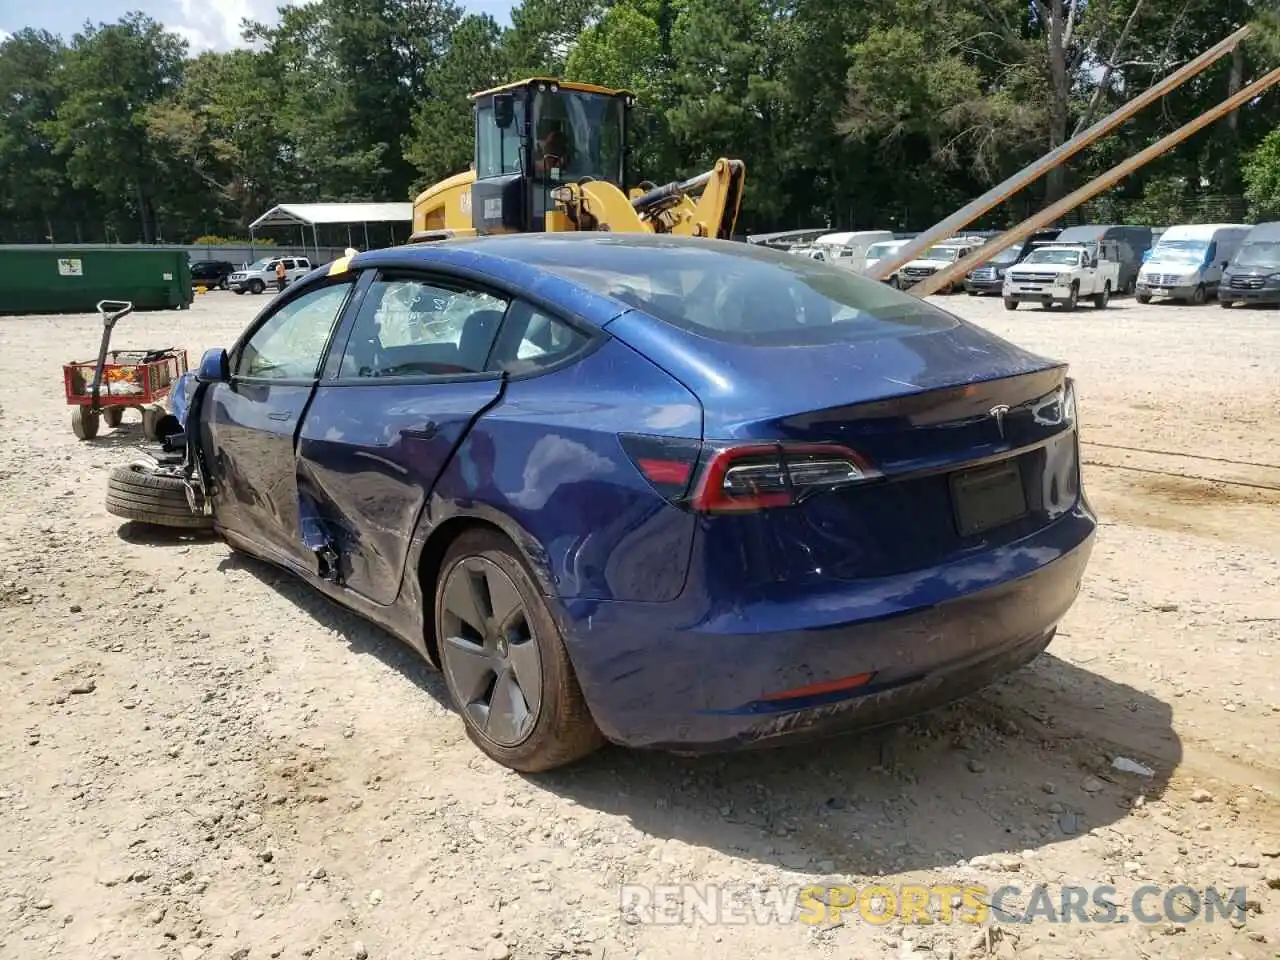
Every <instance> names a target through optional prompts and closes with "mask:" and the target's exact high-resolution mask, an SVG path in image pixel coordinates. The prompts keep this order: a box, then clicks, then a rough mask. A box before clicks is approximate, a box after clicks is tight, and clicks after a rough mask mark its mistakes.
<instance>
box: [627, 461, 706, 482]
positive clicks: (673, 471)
mask: <svg viewBox="0 0 1280 960" xmlns="http://www.w3.org/2000/svg"><path fill="white" fill-rule="evenodd" d="M636 462H637V463H639V464H640V469H641V470H643V471H644V475H645V476H646V477H648V478H649V479H650V480H652V481H653V482H654V483H688V482H689V472H690V470H692V468H693V467H692V464H688V463H680V462H679V461H677V460H638V461H636Z"/></svg>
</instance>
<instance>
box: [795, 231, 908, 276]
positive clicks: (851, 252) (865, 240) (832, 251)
mask: <svg viewBox="0 0 1280 960" xmlns="http://www.w3.org/2000/svg"><path fill="white" fill-rule="evenodd" d="M892 239H893V233H892V231H889V230H852V231H845V232H844V233H828V234H825V235H823V236H821V237H819V238H818V239H817V240H815V241H813V246H812V247H811V248H810V251H809V256H810V257H812V258H813V259H814V260H823V261H825V262H827V263H839V264H842V265H843V266H846V267H848V266H852V267H854V268H855V269H858V268H859V267H860V264H862V262H863V260H864V259H865V258H866V255H867V248H868V247H869V246H871V245H872V244H874V243H883V242H884V241H886V240H892Z"/></svg>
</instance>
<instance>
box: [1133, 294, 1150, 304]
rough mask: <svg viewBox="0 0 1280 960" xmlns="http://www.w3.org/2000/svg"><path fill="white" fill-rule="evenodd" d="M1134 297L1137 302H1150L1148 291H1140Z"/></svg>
mask: <svg viewBox="0 0 1280 960" xmlns="http://www.w3.org/2000/svg"><path fill="white" fill-rule="evenodd" d="M1134 299H1135V300H1137V301H1138V302H1139V303H1150V302H1151V294H1149V293H1140V294H1138V295H1137V296H1136V297H1134Z"/></svg>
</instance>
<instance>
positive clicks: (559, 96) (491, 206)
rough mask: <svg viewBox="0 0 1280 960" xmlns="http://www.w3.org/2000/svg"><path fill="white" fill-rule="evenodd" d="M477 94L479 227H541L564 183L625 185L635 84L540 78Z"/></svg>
mask: <svg viewBox="0 0 1280 960" xmlns="http://www.w3.org/2000/svg"><path fill="white" fill-rule="evenodd" d="M471 99H472V102H473V104H474V107H475V123H476V140H475V142H476V160H475V182H474V183H473V184H472V186H471V220H472V225H473V226H474V227H475V230H476V233H478V234H481V235H486V234H495V233H528V232H541V231H542V230H544V229H546V213H547V210H548V209H554V206H555V205H554V202H553V200H552V198H551V194H552V191H553V190H555V189H556V188H557V187H558V186H560V185H561V184H564V183H571V182H578V181H581V180H584V179H588V178H590V179H594V180H607V181H609V182H610V183H612V184H614V185H615V186H617V187H618V188H619V189H621V190H623V191H624V192H625V190H626V186H625V184H626V178H627V126H628V119H629V112H630V107H631V105H632V104H633V103H634V102H635V98H634V97H633V96H632V95H631V94H630V93H629V92H628V91H626V90H609V89H606V88H604V87H596V86H593V85H591V84H583V83H570V82H565V81H559V80H552V79H548V78H534V79H531V80H522V81H520V82H518V83H513V84H508V85H506V86H503V87H497V88H495V89H493V90H486V91H484V92H482V93H477V94H474V95H473V96H472V98H471Z"/></svg>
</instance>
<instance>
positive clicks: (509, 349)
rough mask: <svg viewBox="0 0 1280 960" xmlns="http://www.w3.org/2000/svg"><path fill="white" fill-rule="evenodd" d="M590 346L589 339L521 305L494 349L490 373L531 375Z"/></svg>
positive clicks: (514, 312) (560, 321)
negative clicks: (499, 371) (492, 371)
mask: <svg viewBox="0 0 1280 960" xmlns="http://www.w3.org/2000/svg"><path fill="white" fill-rule="evenodd" d="M590 342H591V337H590V336H588V335H587V334H585V333H583V332H582V331H580V330H578V329H576V328H575V327H573V326H571V325H569V324H568V323H566V322H564V321H563V320H560V319H559V318H557V317H553V316H551V315H549V314H547V313H544V312H543V311H541V310H539V309H537V308H536V307H534V306H533V305H531V304H528V303H525V302H523V301H518V302H517V303H515V304H514V305H513V306H512V307H511V312H510V313H509V314H508V316H507V322H506V324H505V325H504V327H503V331H502V335H501V337H499V339H498V342H497V344H496V345H495V346H494V348H493V354H492V356H490V358H489V369H490V370H501V371H502V372H504V373H509V374H513V375H519V374H525V373H532V372H534V371H535V370H540V369H542V368H544V367H549V366H551V365H552V364H556V363H559V362H560V361H561V360H564V359H566V358H568V357H570V356H572V355H573V354H575V353H577V352H578V351H579V350H581V349H583V348H584V347H585V346H586V345H587V344H588V343H590Z"/></svg>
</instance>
